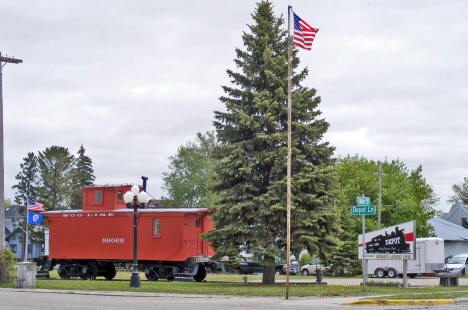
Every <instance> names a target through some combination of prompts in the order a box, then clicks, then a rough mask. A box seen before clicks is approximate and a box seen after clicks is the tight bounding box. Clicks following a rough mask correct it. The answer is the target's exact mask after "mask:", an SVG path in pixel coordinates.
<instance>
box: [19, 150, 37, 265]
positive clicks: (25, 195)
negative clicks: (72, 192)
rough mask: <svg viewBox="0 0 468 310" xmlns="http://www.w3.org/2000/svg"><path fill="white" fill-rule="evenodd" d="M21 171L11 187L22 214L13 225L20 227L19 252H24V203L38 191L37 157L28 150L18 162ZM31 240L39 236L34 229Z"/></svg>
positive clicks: (33, 197)
mask: <svg viewBox="0 0 468 310" xmlns="http://www.w3.org/2000/svg"><path fill="white" fill-rule="evenodd" d="M20 168H21V171H20V172H19V173H18V174H17V175H16V177H15V178H16V181H17V183H16V184H15V185H13V189H14V190H15V192H16V194H15V203H16V204H17V205H18V206H20V208H19V213H20V214H21V215H23V216H22V218H21V219H18V220H15V223H14V225H15V226H18V227H21V228H22V229H21V235H22V240H23V242H22V246H23V248H22V251H21V253H23V256H24V254H25V253H26V251H25V250H26V248H25V246H26V242H24V240H25V239H26V236H25V233H24V232H25V231H26V220H25V219H26V204H27V200H28V199H31V200H36V199H37V198H38V193H39V188H38V185H39V164H38V161H37V157H36V155H35V154H34V153H33V152H29V153H28V155H27V156H26V157H24V158H23V162H22V163H21V164H20ZM30 235H31V240H35V239H37V238H40V237H41V236H40V235H38V234H37V233H36V232H35V231H33V230H31V231H30Z"/></svg>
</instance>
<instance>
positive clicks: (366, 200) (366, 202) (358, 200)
mask: <svg viewBox="0 0 468 310" xmlns="http://www.w3.org/2000/svg"><path fill="white" fill-rule="evenodd" d="M356 203H357V205H358V206H362V205H370V197H364V196H359V197H356Z"/></svg>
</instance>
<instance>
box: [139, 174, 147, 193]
mask: <svg viewBox="0 0 468 310" xmlns="http://www.w3.org/2000/svg"><path fill="white" fill-rule="evenodd" d="M141 179H142V180H143V190H144V191H145V192H146V181H148V177H141Z"/></svg>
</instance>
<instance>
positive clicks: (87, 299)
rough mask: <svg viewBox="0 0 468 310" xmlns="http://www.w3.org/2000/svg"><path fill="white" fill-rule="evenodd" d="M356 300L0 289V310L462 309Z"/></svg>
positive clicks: (464, 305) (463, 305) (453, 306)
mask: <svg viewBox="0 0 468 310" xmlns="http://www.w3.org/2000/svg"><path fill="white" fill-rule="evenodd" d="M355 299H356V298H349V297H347V298H342V297H339V298H337V297H332V298H322V297H320V298H319V297H313V298H310V297H308V298H297V297H294V298H291V299H289V300H284V299H283V298H278V297H239V296H203V295H172V294H154V293H121V292H82V291H81V292H80V291H76V292H70V291H68V292H65V291H63V292H57V291H55V292H52V291H47V290H17V289H0V310H4V309H5V310H7V309H8V310H11V309H15V310H16V309H20V310H22V309H24V310H26V309H27V310H31V309H37V310H55V309H64V310H82V309H96V310H97V309H99V310H101V309H102V310H111V309H112V310H120V309H132V310H133V309H138V310H145V309H158V310H166V309H167V310H179V309H180V310H187V309H188V307H190V308H189V309H190V310H220V309H227V310H241V309H242V310H245V309H259V310H285V309H297V310H306V309H307V310H310V309H320V310H331V309H347V310H350V309H361V308H363V307H364V308H365V309H366V310H374V309H379V310H382V309H386V310H389V309H391V310H394V309H395V310H396V309H427V308H430V309H435V310H439V309H441V310H442V309H448V310H452V309H453V310H459V309H460V310H461V309H466V306H467V305H466V304H462V305H442V306H432V307H428V306H406V307H401V306H347V305H344V303H345V302H347V301H351V300H355Z"/></svg>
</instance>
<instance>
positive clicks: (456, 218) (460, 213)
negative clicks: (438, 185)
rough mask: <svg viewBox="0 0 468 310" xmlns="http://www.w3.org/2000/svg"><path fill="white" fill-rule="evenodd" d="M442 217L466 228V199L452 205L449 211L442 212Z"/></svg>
mask: <svg viewBox="0 0 468 310" xmlns="http://www.w3.org/2000/svg"><path fill="white" fill-rule="evenodd" d="M443 219H444V220H446V221H449V222H452V223H454V224H457V225H460V226H463V227H465V228H468V201H464V202H463V203H462V204H454V205H452V207H451V208H450V211H449V212H448V213H445V214H444V216H443Z"/></svg>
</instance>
